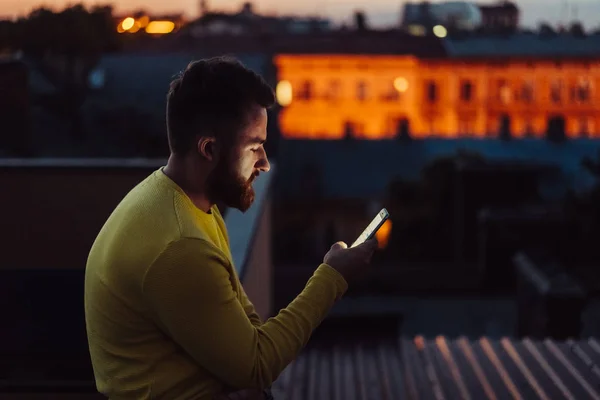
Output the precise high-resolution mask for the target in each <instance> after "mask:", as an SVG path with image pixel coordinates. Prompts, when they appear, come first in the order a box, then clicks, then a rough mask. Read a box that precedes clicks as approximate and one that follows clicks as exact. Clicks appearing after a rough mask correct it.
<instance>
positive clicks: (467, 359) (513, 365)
mask: <svg viewBox="0 0 600 400" xmlns="http://www.w3.org/2000/svg"><path fill="white" fill-rule="evenodd" d="M599 363H600V342H599V341H598V339H588V340H579V341H566V342H557V341H553V340H549V339H548V340H544V341H534V340H529V339H523V340H516V339H509V338H502V339H499V340H495V339H489V338H481V339H479V340H470V339H467V338H464V337H462V338H458V339H449V338H446V337H437V338H435V339H433V340H429V339H425V338H424V337H422V336H417V337H415V338H414V339H412V340H411V339H407V338H402V339H400V340H399V341H398V342H395V343H394V342H391V341H385V340H383V341H372V340H371V341H369V340H362V341H359V342H354V343H345V344H336V345H334V346H331V347H327V346H314V347H311V348H308V349H307V350H306V351H305V352H303V353H302V354H301V355H300V356H299V357H298V359H297V360H296V361H295V362H294V363H292V364H291V365H290V366H288V368H287V369H286V370H285V371H284V372H283V373H282V374H281V376H280V377H279V379H278V380H277V382H276V383H275V384H274V386H273V394H274V396H275V398H276V399H277V400H296V399H298V400H300V399H310V400H319V399H327V400H334V399H335V400H337V399H340V400H341V399H344V400H346V399H347V400H354V399H357V400H358V399H362V400H370V399H378V400H379V399H389V400H391V399H436V400H442V399H474V400H479V399H544V400H546V399H552V400H555V399H576V400H580V399H581V400H583V399H600V368H599V367H598V365H599Z"/></svg>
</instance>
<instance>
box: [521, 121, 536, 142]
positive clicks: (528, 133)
mask: <svg viewBox="0 0 600 400" xmlns="http://www.w3.org/2000/svg"><path fill="white" fill-rule="evenodd" d="M523 136H525V137H526V138H533V137H535V131H534V129H533V123H532V121H531V120H530V119H526V120H525V126H524V127H523Z"/></svg>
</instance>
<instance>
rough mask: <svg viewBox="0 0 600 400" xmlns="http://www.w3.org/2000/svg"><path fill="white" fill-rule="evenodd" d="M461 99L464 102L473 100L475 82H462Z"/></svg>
mask: <svg viewBox="0 0 600 400" xmlns="http://www.w3.org/2000/svg"><path fill="white" fill-rule="evenodd" d="M460 99H461V100H462V101H464V102H470V101H471V100H473V83H471V81H462V82H461V84H460Z"/></svg>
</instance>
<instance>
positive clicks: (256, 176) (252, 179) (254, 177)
mask: <svg viewBox="0 0 600 400" xmlns="http://www.w3.org/2000/svg"><path fill="white" fill-rule="evenodd" d="M258 175H260V173H258V172H255V173H253V174H252V175H250V178H248V183H252V182H254V181H255V180H256V178H258Z"/></svg>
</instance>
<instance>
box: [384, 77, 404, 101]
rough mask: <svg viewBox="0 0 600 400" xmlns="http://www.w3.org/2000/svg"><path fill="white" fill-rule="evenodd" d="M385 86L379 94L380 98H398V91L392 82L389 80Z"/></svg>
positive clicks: (387, 99)
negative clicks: (383, 90)
mask: <svg viewBox="0 0 600 400" xmlns="http://www.w3.org/2000/svg"><path fill="white" fill-rule="evenodd" d="M387 86H388V87H387V88H386V90H385V92H384V93H383V94H382V95H381V99H382V100H383V101H398V100H399V99H400V92H399V91H398V89H396V85H395V84H394V82H393V81H392V82H389V83H388V84H387Z"/></svg>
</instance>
